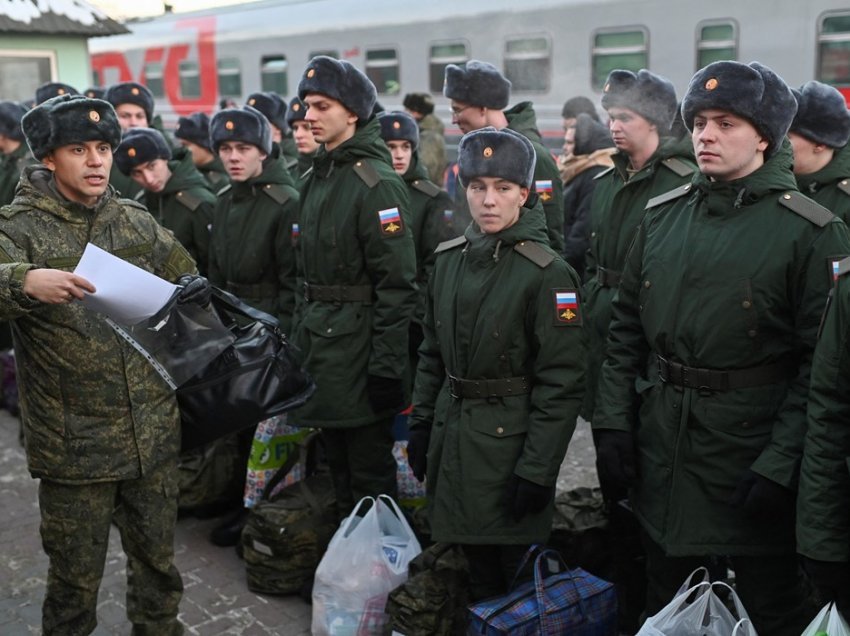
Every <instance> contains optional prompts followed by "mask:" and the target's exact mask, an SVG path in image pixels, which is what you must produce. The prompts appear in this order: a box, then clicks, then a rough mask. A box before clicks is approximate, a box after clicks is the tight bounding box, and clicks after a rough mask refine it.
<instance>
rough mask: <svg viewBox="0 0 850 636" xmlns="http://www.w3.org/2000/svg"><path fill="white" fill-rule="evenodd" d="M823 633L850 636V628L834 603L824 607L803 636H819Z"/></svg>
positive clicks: (804, 631) (834, 635)
mask: <svg viewBox="0 0 850 636" xmlns="http://www.w3.org/2000/svg"><path fill="white" fill-rule="evenodd" d="M823 633H826V634H828V635H829V636H850V627H848V625H847V623H846V622H845V621H844V619H843V618H842V617H841V614H840V613H839V612H838V609H837V608H836V607H835V605H834V604H833V603H827V604H826V605H824V606H823V609H821V611H820V612H818V615H817V616H815V619H814V620H813V621H812V622H811V623H809V626H808V627H806V629H804V630H803V633H802V635H801V636H818V634H823Z"/></svg>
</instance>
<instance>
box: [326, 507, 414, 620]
mask: <svg viewBox="0 0 850 636" xmlns="http://www.w3.org/2000/svg"><path fill="white" fill-rule="evenodd" d="M366 504H371V507H369V509H368V511H366V512H365V514H363V509H364V508H365V506H366ZM361 514H362V515H363V516H360V515H361ZM421 551H422V550H421V548H420V546H419V542H418V541H417V540H416V537H415V536H414V534H413V530H411V529H410V526H409V525H408V523H407V521H406V520H405V518H404V515H402V513H401V510H399V507H398V505H396V503H395V501H393V500H392V498H391V497H389V496H387V495H380V496H378V497H377V498H373V497H364V498H363V499H361V500H360V502H359V503H358V504H357V505H356V506H355V507H354V510H353V511H352V512H351V515H349V516H348V517H347V518H346V519H345V520H343V522H342V524H340V527H339V529H338V530H337V531H336V534H334V536H333V538H332V539H331V542H330V544H329V545H328V549H327V551H326V552H325V555H324V556H323V557H322V561H321V562H320V563H319V567H318V568H317V569H316V577H315V580H314V583H313V627H312V633H313V634H314V636H372V635H375V636H378V635H380V634H382V633H383V630H384V627H385V625H386V624H387V622H388V620H389V616H388V615H387V614H385V613H384V606H385V605H386V602H387V595H388V594H389V592H390V591H391V590H392V589H394V588H396V587H398V586H399V585H401V584H402V583H404V582H405V581H406V580H407V565H408V563H410V561H411V560H412V559H413V558H414V557H415V556H416V555H418V554H419V553H420V552H421Z"/></svg>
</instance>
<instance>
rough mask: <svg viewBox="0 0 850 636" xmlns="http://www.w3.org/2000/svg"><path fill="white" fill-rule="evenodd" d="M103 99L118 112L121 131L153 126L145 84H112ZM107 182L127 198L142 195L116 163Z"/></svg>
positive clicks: (140, 188)
mask: <svg viewBox="0 0 850 636" xmlns="http://www.w3.org/2000/svg"><path fill="white" fill-rule="evenodd" d="M103 99H104V100H106V101H107V102H109V103H110V104H112V107H113V108H114V109H115V112H116V113H117V114H118V122H119V123H120V124H121V130H122V131H123V133H126V132H127V131H128V130H130V129H132V128H148V127H152V126H153V108H154V101H153V93H151V92H150V89H148V87H147V86H144V85H143V84H139V83H137V82H120V83H118V84H113V85H112V86H110V87H109V88H107V89H106V93H105V94H104V96H103ZM109 184H110V185H111V186H112V187H113V188H115V189H116V190H118V192H120V193H121V196H124V197H127V198H128V199H136V200H138V199H139V198H140V197H141V196H142V192H143V189H142V187H141V186H140V185H139V184H138V183H136V182H135V181H133V180H132V179H131V178H130V177H128V176H127V175H125V174H124V173H122V172H121V171H120V170H119V169H118V166H117V165H114V166H113V167H112V174H110V175H109Z"/></svg>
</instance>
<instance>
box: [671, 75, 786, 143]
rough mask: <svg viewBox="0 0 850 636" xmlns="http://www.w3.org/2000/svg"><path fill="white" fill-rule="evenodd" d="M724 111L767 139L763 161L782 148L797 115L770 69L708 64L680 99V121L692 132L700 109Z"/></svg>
mask: <svg viewBox="0 0 850 636" xmlns="http://www.w3.org/2000/svg"><path fill="white" fill-rule="evenodd" d="M707 109H717V110H725V111H728V112H730V113H733V114H735V115H738V116H739V117H743V118H744V119H746V120H748V121H749V122H750V123H752V125H753V126H755V128H756V130H758V131H759V133H760V134H762V135H763V136H764V137H765V139H767V142H768V146H767V150H765V153H764V157H765V159H767V158H769V157H770V156H771V155H773V153H774V152H775V151H776V150H777V149H778V148H779V147H780V146H781V145H782V140H783V139H784V138H785V134H786V133H787V132H788V127H789V126H790V125H791V121H792V120H793V119H794V114H795V113H796V112H797V100H796V99H794V94H793V93H792V92H791V89H790V88H789V87H788V85H787V84H786V83H785V81H784V80H783V79H782V78H781V77H779V76H778V75H777V74H776V73H774V72H773V71H772V70H770V69H769V68H767V67H766V66H763V65H761V64H759V63H758V62H750V63H749V64H743V63H741V62H732V61H720V62H712V63H711V64H709V65H708V66H706V67H705V68H702V69H700V70H699V71H697V72H696V75H694V76H693V77H692V78H691V82H690V84H689V85H688V90H687V92H686V93H685V97H684V98H683V99H682V119H684V121H685V126H687V127H688V130H691V131H693V129H694V117H695V116H696V114H697V113H698V112H699V111H701V110H707Z"/></svg>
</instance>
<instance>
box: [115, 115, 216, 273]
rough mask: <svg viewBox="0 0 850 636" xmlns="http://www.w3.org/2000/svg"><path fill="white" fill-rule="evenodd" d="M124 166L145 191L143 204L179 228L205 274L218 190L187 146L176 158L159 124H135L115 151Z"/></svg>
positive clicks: (179, 234) (180, 237) (181, 238)
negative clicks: (156, 126)
mask: <svg viewBox="0 0 850 636" xmlns="http://www.w3.org/2000/svg"><path fill="white" fill-rule="evenodd" d="M115 163H116V165H117V166H118V169H119V170H121V172H123V173H124V174H126V175H128V176H129V177H130V178H132V179H133V180H134V181H135V182H136V183H138V184H139V185H141V186H142V187H143V188H144V190H145V195H144V198H143V199H142V203H144V205H145V206H146V207H147V209H148V211H149V212H150V213H151V214H153V216H154V218H155V219H156V220H157V221H159V222H160V223H161V224H162V226H163V227H166V228H168V229H169V230H171V231H172V232H174V236H175V237H177V240H178V241H180V243H181V244H182V245H183V247H185V248H186V250H187V251H188V252H189V254H191V255H192V258H194V259H195V262H196V263H197V264H198V271H200V272H201V274H206V273H207V260H208V258H209V251H210V228H211V226H212V215H213V208H214V207H215V203H216V199H215V195H214V194H213V193H212V192H210V191H209V189H208V188H207V182H206V180H205V179H204V178H203V177H202V176H201V173H200V172H198V171H197V170H196V169H195V164H193V163H192V155H191V153H190V152H189V151H188V150H186V149H184V148H181V149H180V150H177V151H175V153H174V157H173V158H172V152H171V148H170V147H169V146H168V142H166V140H165V137H163V136H162V133H160V132H159V131H158V130H154V129H153V128H133V129H131V130H128V131H127V132H126V133H125V134H124V138H123V139H122V140H121V144H120V145H119V146H118V148H117V149H116V151H115Z"/></svg>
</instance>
